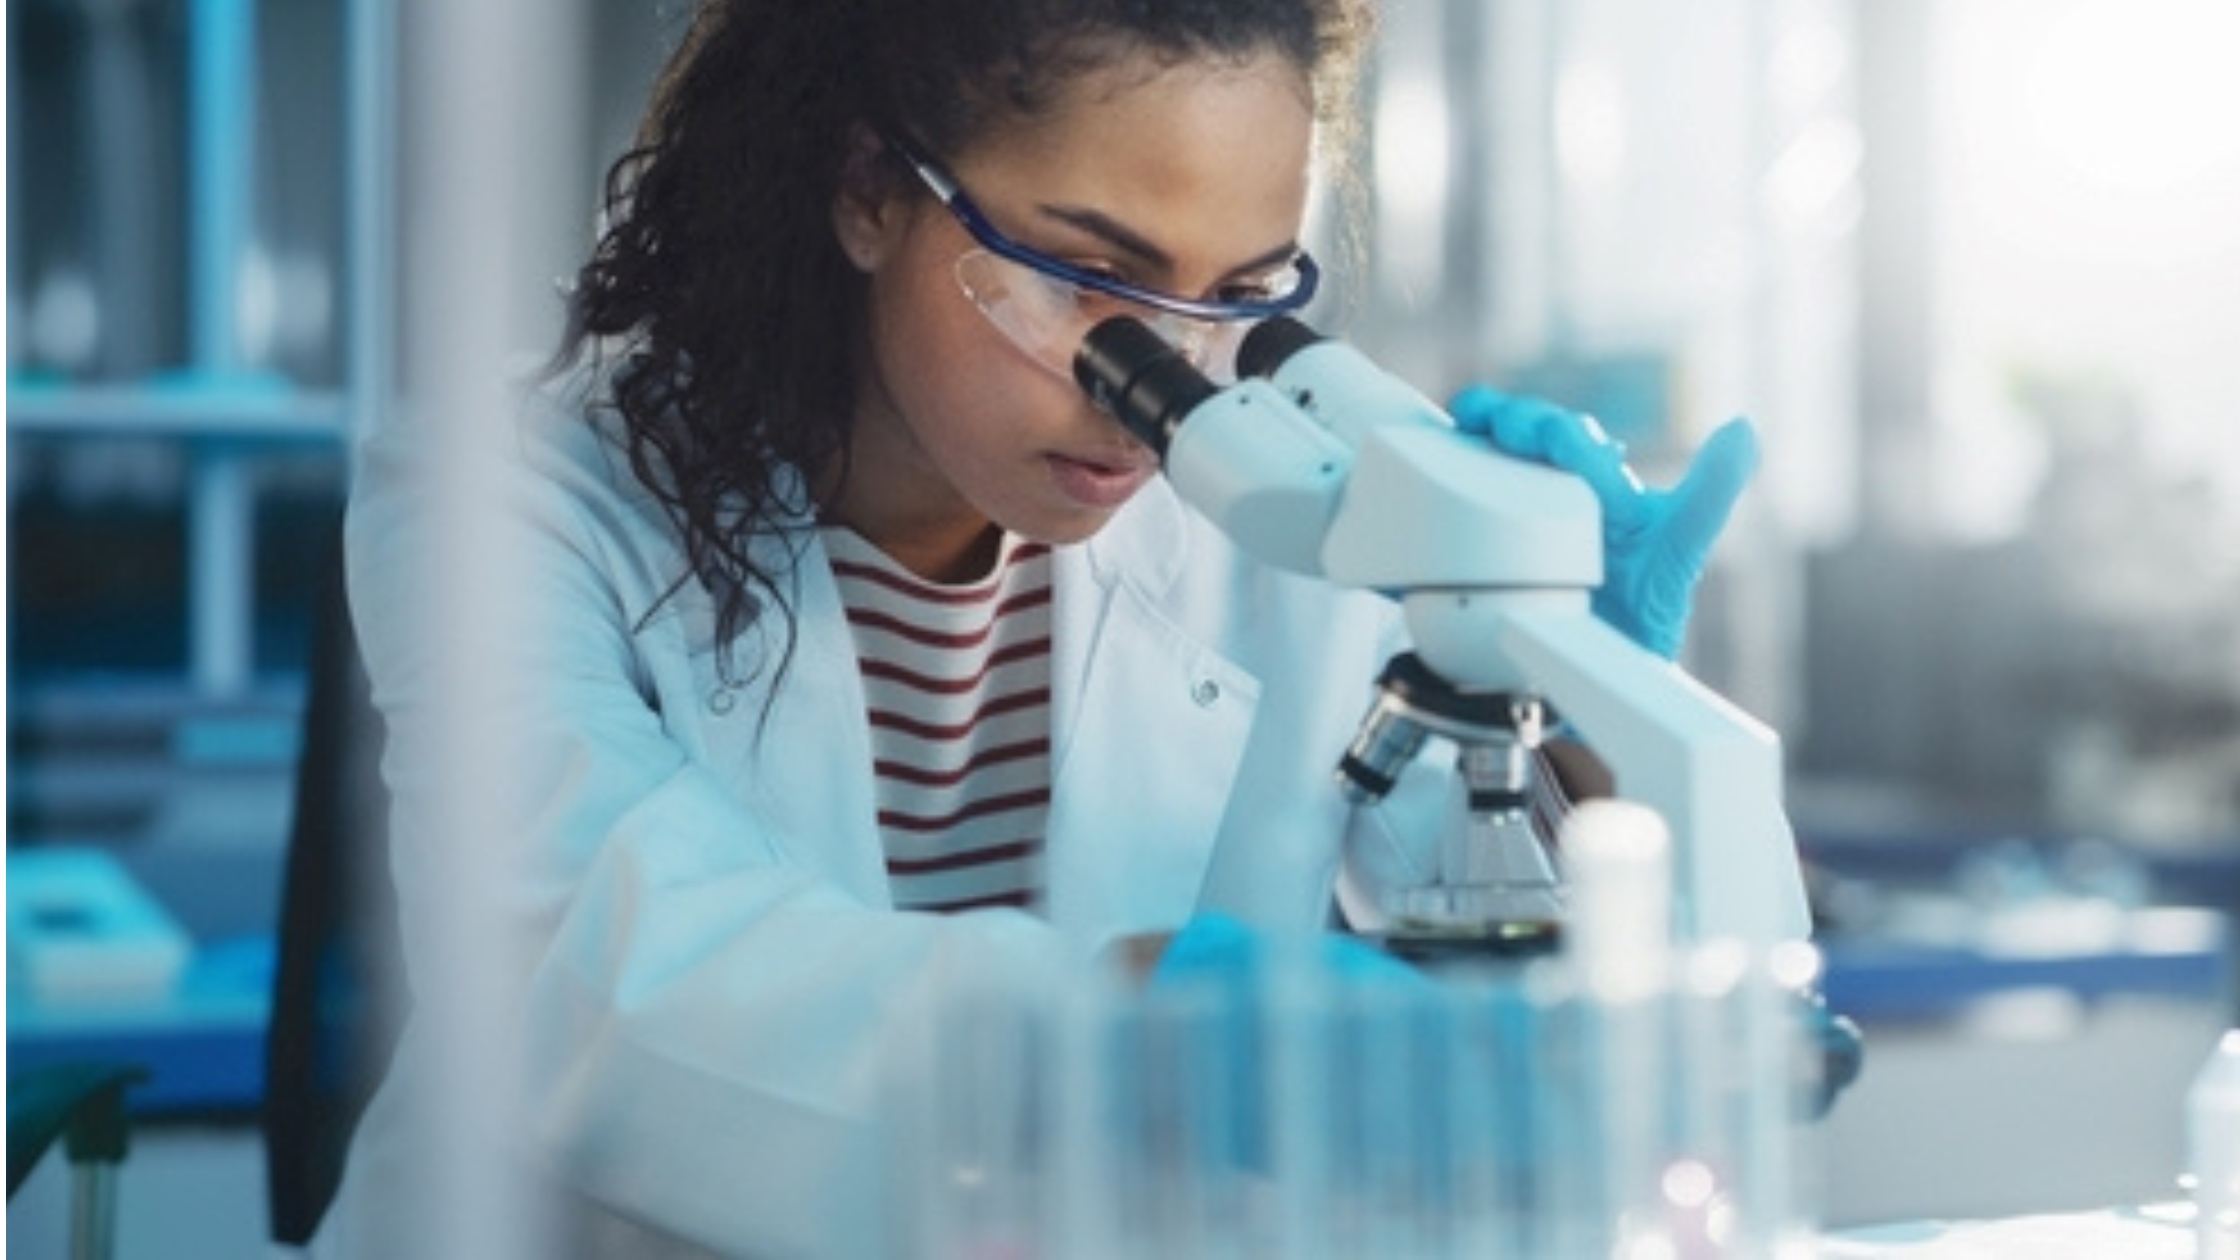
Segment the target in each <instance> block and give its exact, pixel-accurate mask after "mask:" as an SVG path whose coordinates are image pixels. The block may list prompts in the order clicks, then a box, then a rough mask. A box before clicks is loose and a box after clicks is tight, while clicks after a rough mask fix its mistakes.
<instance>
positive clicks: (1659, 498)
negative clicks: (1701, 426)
mask: <svg viewBox="0 0 2240 1260" xmlns="http://www.w3.org/2000/svg"><path fill="white" fill-rule="evenodd" d="M1448 410H1449V411H1450V412H1452V413H1453V415H1454V418H1455V421H1456V423H1457V424H1459V425H1460V426H1461V428H1462V430H1463V432H1465V433H1479V434H1484V435H1485V436H1487V437H1489V438H1491V439H1492V440H1493V444H1494V445H1495V446H1497V447H1499V448H1501V449H1502V450H1503V451H1505V452H1507V453H1509V454H1511V455H1516V456H1519V457H1521V458H1524V459H1532V460H1538V461H1539V462H1541V463H1544V464H1549V465H1553V466H1554V467H1557V468H1561V469H1563V470H1564V471H1566V472H1569V473H1573V474H1575V475H1577V476H1579V477H1581V478H1583V479H1584V480H1585V481H1586V483H1587V484H1588V485H1589V486H1591V487H1593V489H1594V494H1595V498H1596V499H1598V500H1599V501H1600V502H1601V504H1602V568H1603V574H1602V585H1601V586H1600V587H1599V588H1597V589H1596V590H1595V593H1594V600H1593V604H1594V610H1595V613H1596V614H1597V615H1599V616H1600V617H1601V618H1602V619H1603V620H1604V621H1606V622H1609V623H1610V624H1611V625H1613V626H1616V627H1617V628H1618V629H1619V630H1621V631H1624V632H1625V634H1626V636H1627V637H1628V638H1631V639H1632V640H1633V641H1634V642H1636V643H1639V644H1640V645H1641V646H1643V647H1645V648H1647V649H1649V650H1650V651H1652V652H1655V653H1656V654H1658V655H1659V656H1662V657H1665V658H1666V659H1668V660H1670V659H1673V658H1676V657H1678V656H1679V655H1680V645H1681V643H1682V641H1683V640H1684V639H1685V638H1686V636H1687V629H1688V614H1689V613H1690V611H1692V610H1693V608H1694V606H1695V589H1696V582H1697V580H1698V579H1700V578H1701V577H1702V576H1703V563H1704V559H1705V557H1707V556H1708V555H1709V554H1710V552H1711V544H1712V542H1713V541H1714V540H1716V539H1717V538H1718V536H1719V531H1720V530H1721V529H1723V528H1725V526H1726V523H1727V516H1728V514H1729V513H1730V512H1731V511H1733V509H1734V504H1735V500H1736V499H1737V498H1739V497H1740V496H1741V494H1742V488H1743V486H1744V485H1746V484H1748V482H1749V480H1750V474H1751V473H1752V472H1753V471H1755V470H1756V469H1757V466H1758V440H1757V434H1756V432H1755V431H1754V430H1753V429H1752V428H1751V427H1750V422H1749V421H1747V420H1740V419H1737V420H1730V421H1728V422H1727V423H1726V424H1725V425H1722V426H1721V427H1720V428H1719V429H1718V431H1716V432H1714V433H1713V434H1712V435H1711V437H1710V438H1709V439H1708V440H1706V441H1705V442H1704V444H1703V446H1702V447H1701V448H1700V449H1698V450H1697V451H1696V456H1695V459H1694V461H1693V462H1692V463H1690V464H1689V466H1688V471H1687V474H1686V475H1685V476H1683V477H1682V478H1681V479H1680V484H1679V485H1677V486H1674V487H1673V488H1672V489H1670V490H1651V489H1649V488H1647V487H1645V486H1643V485H1642V484H1641V479H1640V478H1639V477H1637V476H1635V475H1634V472H1633V470H1632V469H1631V468H1628V467H1627V466H1626V458H1625V454H1626V453H1625V448H1624V447H1623V446H1621V445H1619V444H1618V443H1617V442H1614V441H1612V440H1611V439H1610V437H1609V435H1608V434H1606V433H1604V432H1603V431H1602V426H1601V425H1599V424H1597V423H1595V420H1594V417H1592V416H1588V415H1584V414H1582V413H1580V412H1576V411H1568V410H1565V409H1564V408H1562V407H1558V406H1556V405H1555V404H1554V403H1550V402H1543V401H1541V400H1540V399H1537V398H1519V397H1513V396H1511V395H1508V394H1503V393H1500V392H1499V391H1497V390H1494V389H1491V388H1489V387H1487V386H1485V385H1472V386H1470V387H1468V388H1466V389H1464V390H1463V391H1462V392H1461V393H1458V394H1456V395H1455V397H1454V400H1453V402H1451V403H1450V404H1449V405H1448Z"/></svg>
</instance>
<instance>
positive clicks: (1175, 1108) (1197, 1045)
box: [1113, 913, 1434, 1179]
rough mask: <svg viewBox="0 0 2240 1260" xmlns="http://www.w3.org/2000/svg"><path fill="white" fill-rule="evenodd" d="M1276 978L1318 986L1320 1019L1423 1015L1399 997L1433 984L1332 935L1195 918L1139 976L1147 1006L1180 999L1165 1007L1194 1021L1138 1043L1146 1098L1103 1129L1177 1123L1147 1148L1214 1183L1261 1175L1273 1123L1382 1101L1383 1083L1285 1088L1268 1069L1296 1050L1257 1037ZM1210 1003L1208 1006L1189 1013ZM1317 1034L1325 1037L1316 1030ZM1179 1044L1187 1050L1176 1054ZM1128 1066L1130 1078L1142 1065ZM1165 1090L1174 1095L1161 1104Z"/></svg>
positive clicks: (1132, 1102) (1263, 1030)
mask: <svg viewBox="0 0 2240 1260" xmlns="http://www.w3.org/2000/svg"><path fill="white" fill-rule="evenodd" d="M1302 971H1304V972H1305V974H1304V975H1301V974H1300V973H1301V972H1302ZM1287 978H1288V979H1289V980H1304V981H1305V982H1306V983H1308V984H1310V985H1314V986H1317V987H1319V988H1320V989H1321V999H1320V1001H1319V1003H1318V1005H1320V1006H1321V1009H1323V1011H1324V1013H1325V1014H1326V1015H1327V1014H1329V1013H1330V1012H1332V1011H1335V1010H1337V1009H1339V1008H1340V1007H1341V1006H1343V1005H1344V1003H1345V1002H1346V1000H1347V999H1348V998H1351V999H1360V998H1365V997H1366V998H1387V999H1399V1009H1400V1011H1402V1012H1407V1011H1416V1010H1419V1009H1428V1008H1414V1007H1410V1006H1408V1005H1407V999H1409V998H1427V997H1428V996H1429V995H1430V994H1431V992H1432V985H1433V984H1434V982H1433V981H1432V980H1431V979H1430V978H1429V977H1428V976H1426V975H1424V973H1422V972H1420V971H1418V970H1416V969H1415V968H1414V967H1411V966H1409V965H1408V964H1406V963H1404V962H1401V961H1400V960H1399V959H1397V958H1394V957H1392V956H1391V955H1390V954H1387V953H1385V952H1383V951H1382V950H1379V949H1377V948H1375V947H1373V946H1371V945H1368V944H1366V943H1364V942H1362V941H1361V940H1359V939H1357V938H1354V937H1351V936H1346V935H1344V934H1342V933H1335V932H1325V933H1317V934H1316V935H1315V936H1314V937H1313V938H1312V939H1298V940H1293V939H1288V938H1283V937H1277V936H1271V935H1269V934H1267V933H1265V932H1261V931H1259V930H1256V929H1254V928H1251V927H1248V926H1247V925H1245V924H1244V923H1241V922H1239V921H1238V920H1236V919H1233V918H1231V917H1229V916H1227V915H1224V914H1218V913H1205V914H1200V915H1198V916H1197V917H1195V918H1193V919H1191V920H1190V922H1189V923H1187V924H1186V925H1184V927H1183V928H1182V930H1181V931H1179V932H1177V933H1175V935H1174V936H1173V937H1172V938H1171V939H1170V940H1169V941H1168V943H1167V947H1166V950H1165V952H1164V953H1163V954H1161V955H1160V958H1159V962H1158V964H1157V965H1156V966H1155V967H1154V968H1153V969H1152V971H1151V975H1150V979H1149V985H1150V989H1149V995H1150V997H1151V998H1152V1002H1151V1004H1150V1009H1153V1010H1158V1009H1162V1003H1163V1002H1168V1003H1171V1002H1173V1000H1174V999H1178V998H1179V999H1180V1004H1178V1005H1168V1006H1166V1007H1165V1009H1169V1010H1172V1011H1177V1012H1185V1013H1191V1012H1194V1013H1195V1014H1194V1015H1186V1016H1185V1020H1184V1023H1183V1024H1181V1025H1180V1026H1178V1027H1176V1028H1173V1029H1168V1030H1166V1032H1165V1033H1164V1034H1163V1035H1154V1036H1153V1037H1152V1038H1151V1039H1150V1040H1149V1041H1148V1042H1147V1043H1146V1045H1145V1047H1144V1049H1145V1051H1146V1052H1147V1053H1149V1054H1151V1055H1153V1056H1157V1057H1156V1058H1155V1059H1154V1060H1152V1061H1154V1062H1156V1063H1157V1064H1158V1070H1154V1071H1146V1072H1143V1074H1142V1080H1141V1082H1140V1086H1141V1088H1142V1090H1143V1091H1144V1093H1145V1095H1147V1096H1146V1097H1135V1098H1130V1099H1129V1100H1128V1102H1129V1105H1128V1106H1126V1107H1122V1108H1119V1109H1117V1111H1116V1114H1115V1116H1114V1119H1113V1122H1114V1123H1115V1124H1116V1125H1124V1124H1130V1123H1137V1122H1138V1121H1136V1120H1134V1119H1131V1117H1142V1116H1161V1115H1165V1116H1177V1117H1185V1118H1186V1120H1185V1124H1186V1127H1187V1130H1188V1137H1187V1139H1186V1140H1183V1141H1181V1142H1179V1143H1177V1142H1174V1141H1172V1140H1170V1139H1160V1140H1153V1141H1151V1142H1149V1143H1148V1144H1147V1146H1146V1149H1147V1150H1157V1151H1159V1152H1161V1157H1162V1158H1164V1159H1167V1160H1169V1161H1171V1160H1173V1159H1177V1158H1184V1159H1189V1160H1193V1161H1196V1167H1195V1169H1194V1171H1195V1172H1196V1173H1197V1174H1199V1175H1201V1176H1204V1177H1207V1178H1213V1179H1219V1178H1220V1177H1221V1176H1223V1175H1225V1174H1233V1173H1237V1172H1244V1173H1255V1172H1258V1173H1264V1172H1265V1171H1266V1170H1267V1169H1268V1168H1269V1166H1270V1159H1271V1149H1272V1143H1273V1142H1275V1141H1276V1140H1277V1138H1278V1135H1277V1134H1276V1132H1275V1131H1274V1129H1273V1128H1272V1127H1271V1126H1272V1125H1273V1124H1274V1122H1275V1118H1276V1117H1278V1116H1281V1115H1284V1114H1286V1113H1289V1112H1292V1111H1298V1110H1306V1111H1311V1112H1312V1113H1313V1114H1314V1115H1316V1116H1317V1117H1324V1118H1325V1120H1324V1121H1323V1122H1328V1121H1327V1119H1326V1118H1327V1117H1328V1116H1330V1115H1333V1114H1336V1113H1337V1111H1342V1110H1345V1109H1349V1108H1350V1109H1353V1110H1356V1111H1358V1110H1362V1109H1366V1108H1367V1107H1368V1106H1369V1103H1370V1102H1371V1101H1373V1100H1378V1099H1382V1098H1383V1097H1384V1094H1382V1093H1379V1092H1378V1091H1379V1090H1380V1089H1388V1088H1391V1087H1393V1082H1392V1081H1389V1080H1346V1081H1344V1082H1343V1083H1342V1084H1341V1083H1340V1082H1335V1081H1332V1080H1330V1079H1329V1078H1328V1077H1325V1076H1312V1077H1307V1078H1300V1077H1299V1076H1298V1075H1297V1073H1292V1074H1289V1077H1290V1079H1288V1080H1287V1079H1286V1075H1287V1074H1285V1073H1283V1072H1277V1071H1272V1070H1271V1066H1270V1065H1271V1063H1272V1062H1273V1061H1274V1059H1275V1058H1277V1057H1278V1056H1279V1055H1280V1054H1285V1053H1296V1052H1298V1050H1299V1047H1298V1046H1297V1045H1296V1044H1288V1038H1287V1044H1285V1045H1284V1046H1281V1047H1277V1046H1273V1045H1270V1044H1269V1041H1268V1038H1269V1036H1270V1029H1269V1027H1268V1025H1267V1022H1266V1021H1267V1020H1268V1018H1269V1015H1270V1010H1271V1007H1270V1003H1271V1000H1272V998H1273V995H1274V994H1276V993H1278V992H1280V991H1282V990H1283V989H1284V987H1285V982H1286V979H1287ZM1209 998H1210V999H1211V1003H1210V1005H1207V1006H1199V1005H1198V1003H1199V1002H1200V1001H1203V1000H1205V999H1209ZM1395 1017H1396V1018H1397V1017H1398V1015H1397V1014H1396V1015H1395ZM1294 1031H1296V1030H1294ZM1321 1035H1323V1036H1331V1035H1334V1034H1331V1033H1330V1032H1328V1031H1327V1030H1325V1031H1324V1032H1323V1033H1322V1034H1321ZM1185 1045H1186V1046H1188V1049H1186V1050H1185V1049H1179V1047H1182V1046H1185ZM1134 1061H1135V1062H1137V1064H1138V1067H1139V1071H1140V1070H1141V1066H1142V1064H1143V1062H1144V1060H1142V1059H1140V1058H1139V1059H1136V1060H1134ZM1313 1061H1314V1060H1313V1059H1312V1058H1310V1060H1309V1062H1313ZM1301 1088H1306V1089H1308V1090H1309V1092H1311V1093H1313V1094H1314V1096H1313V1097H1312V1098H1300V1097H1297V1096H1296V1094H1295V1091H1297V1090H1299V1089H1301ZM1337 1089H1343V1090H1346V1091H1349V1092H1347V1093H1345V1094H1344V1096H1342V1097H1341V1096H1334V1095H1332V1094H1326V1093H1322V1092H1320V1091H1322V1090H1337ZM1168 1091H1173V1092H1174V1095H1175V1096H1174V1097H1164V1096H1165V1094H1166V1093H1167V1092H1168ZM1285 1091H1294V1092H1285ZM1148 1095H1159V1096H1161V1097H1163V1098H1164V1101H1163V1102H1157V1103H1155V1102H1153V1101H1152V1100H1151V1098H1150V1097H1148ZM1120 1131H1124V1130H1120ZM1170 1171H1171V1169H1170Z"/></svg>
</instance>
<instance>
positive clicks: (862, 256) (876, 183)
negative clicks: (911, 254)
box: [832, 123, 907, 272]
mask: <svg viewBox="0 0 2240 1260" xmlns="http://www.w3.org/2000/svg"><path fill="white" fill-rule="evenodd" d="M906 208H907V206H906V197H905V189H904V187H903V186H902V184H901V181H899V180H897V179H896V178H895V173H894V165H893V163H892V162H891V161H889V159H888V154H887V144H886V141H884V140H881V139H880V138H879V136H878V134H877V133H875V132H873V131H872V130H871V128H869V127H866V126H864V125H862V124H861V123H858V124H856V125H855V126H854V127H851V128H849V131H848V155H847V158H846V160H845V161H843V162H842V163H841V166H840V189H839V192H838V193H836V194H835V195H834V196H833V198H832V232H833V235H834V236H835V237H836V238H837V239H838V240H839V242H840V252H842V253H844V254H846V255H847V256H848V260H849V261H850V262H853V263H854V264H855V265H856V269H857V270H858V271H866V272H868V271H872V270H875V269H877V267H878V266H879V264H880V263H881V262H883V261H884V260H885V259H886V256H887V252H888V250H889V249H891V248H892V247H893V243H894V242H895V241H896V240H898V239H900V236H901V228H902V224H903V222H904V216H903V211H904V210H905V209H906Z"/></svg>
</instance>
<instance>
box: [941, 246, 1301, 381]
mask: <svg viewBox="0 0 2240 1260" xmlns="http://www.w3.org/2000/svg"><path fill="white" fill-rule="evenodd" d="M957 284H958V286H959V287H961V288H962V289H963V290H964V292H965V296H966V297H969V298H971V299H972V304H973V305H974V306H977V307H979V308H980V313H981V314H983V315H986V316H987V317H988V322H990V323H992V324H994V325H995V326H996V327H997V328H998V329H1000V330H1001V331H1002V332H1003V335H1004V336H1006V337H1009V338H1010V339H1011V341H1012V344H1014V345H1016V346H1018V347H1019V348H1020V349H1021V350H1024V351H1026V352H1027V355H1028V357H1030V358H1032V359H1033V360H1034V361H1035V362H1037V363H1040V364H1042V365H1043V366H1044V367H1046V368H1049V369H1050V370H1051V371H1053V372H1056V373H1057V374H1058V375H1060V376H1062V377H1064V378H1066V379H1067V380H1072V379H1073V355H1074V351H1076V350H1078V349H1080V347H1081V341H1082V339H1083V338H1084V337H1087V336H1088V335H1089V330H1090V329H1092V328H1094V327H1096V326H1097V323H1098V321H1100V320H1104V319H1109V318H1111V317H1112V316H1114V315H1133V316H1135V317H1136V318H1137V319H1140V320H1142V321H1143V322H1144V323H1146V324H1149V325H1150V326H1151V327H1152V328H1153V329H1154V330H1155V331H1157V332H1158V334H1159V335H1160V336H1162V337H1164V338H1166V339H1167V340H1168V341H1169V342H1172V343H1173V344H1174V346H1175V347H1176V348H1177V349H1178V350H1180V351H1181V352H1182V355H1183V357H1184V358H1187V359H1189V360H1190V361H1191V363H1193V364H1195V365H1196V366H1197V368H1198V370H1199V371H1201V372H1204V373H1205V374H1206V375H1207V376H1209V377H1211V378H1212V379H1213V380H1214V381H1215V382H1216V383H1221V384H1226V383H1228V382H1230V381H1233V380H1235V379H1236V361H1237V346H1238V345H1239V344H1241V343H1242V342H1243V341H1244V336H1245V334H1246V333H1247V332H1250V331H1251V330H1252V326H1253V324H1255V323H1256V322H1258V321H1255V320H1249V319H1224V320H1209V319H1192V318H1189V317H1188V316H1184V315H1176V314H1173V313H1171V312H1168V311H1158V310H1153V309H1151V308H1150V307H1147V306H1140V305H1137V304H1136V303H1133V302H1128V301H1124V300H1122V299H1120V298H1116V297H1110V296H1107V295H1105V294H1102V293H1095V292H1091V291H1089V290H1086V289H1082V288H1080V287H1078V286H1076V285H1073V284H1069V283H1067V282H1066V281H1064V280H1060V279H1058V278H1057V277H1055V276H1046V275H1043V274H1042V273H1041V272H1039V271H1036V270H1034V269H1033V268H1031V267H1026V266H1022V265H1020V264H1019V263H1015V262H1012V261H1010V260H1009V259H1005V258H1000V257H998V256H996V255H995V254H992V253H990V252H988V251H987V250H985V249H975V250H969V251H967V252H966V253H965V254H964V255H963V256H962V257H960V258H958V259H957Z"/></svg>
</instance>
